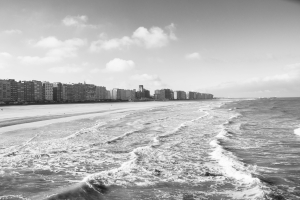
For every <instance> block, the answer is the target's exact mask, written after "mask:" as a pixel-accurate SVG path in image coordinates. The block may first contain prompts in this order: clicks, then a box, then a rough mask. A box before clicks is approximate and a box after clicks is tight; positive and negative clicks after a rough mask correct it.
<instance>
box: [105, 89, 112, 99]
mask: <svg viewBox="0 0 300 200" xmlns="http://www.w3.org/2000/svg"><path fill="white" fill-rule="evenodd" d="M105 99H111V92H110V91H109V90H106V95H105Z"/></svg>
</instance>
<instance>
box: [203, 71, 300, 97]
mask: <svg viewBox="0 0 300 200" xmlns="http://www.w3.org/2000/svg"><path fill="white" fill-rule="evenodd" d="M299 86H300V68H295V69H291V70H290V71H288V72H287V73H284V74H278V75H274V76H266V77H261V78H252V79H248V80H245V81H240V82H229V83H222V84H219V85H217V86H214V87H210V88H207V89H206V91H208V92H211V93H214V94H216V95H217V96H224V97H227V96H231V97H264V96H299V95H300V87H299ZM199 91H201V90H199Z"/></svg>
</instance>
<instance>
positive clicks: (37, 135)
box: [0, 99, 300, 200]
mask: <svg viewBox="0 0 300 200" xmlns="http://www.w3.org/2000/svg"><path fill="white" fill-rule="evenodd" d="M298 100H299V99H298ZM275 101H276V100H275ZM278 101H279V100H278ZM286 101H288V102H278V103H277V104H276V103H275V102H273V101H271V100H243V101H236V100H212V101H193V102H188V101H185V102H176V103H175V102H174V103H173V102H168V103H166V104H165V105H161V104H160V105H157V106H152V108H147V109H142V110H126V111H124V110H123V111H119V112H115V113H108V114H102V115H99V116H93V117H89V118H83V119H77V120H75V121H74V120H73V121H63V122H59V123H54V124H50V125H46V126H42V127H31V128H27V129H21V130H14V131H10V132H5V133H2V134H1V135H0V137H1V140H0V163H1V164H0V165H1V168H0V199H52V200H53V199H186V200H187V199H280V198H283V199H285V198H286V199H297V198H298V197H299V196H300V195H299V193H298V191H299V177H300V175H299V162H300V161H298V160H300V159H299V156H300V153H299V148H300V147H299V146H300V145H299V141H300V137H299V136H298V135H297V134H295V133H296V132H297V131H296V132H294V130H296V129H297V128H299V124H300V123H299V116H300V115H298V114H299V113H294V110H295V109H292V108H288V109H284V108H285V106H286V105H289V106H291V107H293V106H292V105H291V102H290V101H291V100H286ZM298 102H299V101H295V102H292V103H294V104H295V105H294V106H297V105H298V104H297V103H298ZM276 108H279V109H280V111H279V110H278V109H276ZM298 108H299V107H298ZM281 109H282V110H284V111H282V110H281ZM267 111H268V112H267ZM297 117H298V118H297Z"/></svg>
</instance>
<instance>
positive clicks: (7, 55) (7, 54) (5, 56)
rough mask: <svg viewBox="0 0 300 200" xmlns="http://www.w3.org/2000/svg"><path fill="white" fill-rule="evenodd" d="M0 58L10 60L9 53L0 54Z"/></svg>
mask: <svg viewBox="0 0 300 200" xmlns="http://www.w3.org/2000/svg"><path fill="white" fill-rule="evenodd" d="M0 56H1V57H4V58H12V55H11V54H10V53H7V52H1V53H0Z"/></svg>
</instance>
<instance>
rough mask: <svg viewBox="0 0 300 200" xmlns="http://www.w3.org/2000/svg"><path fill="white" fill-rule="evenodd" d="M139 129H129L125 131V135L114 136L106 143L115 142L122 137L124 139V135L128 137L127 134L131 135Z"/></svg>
mask: <svg viewBox="0 0 300 200" xmlns="http://www.w3.org/2000/svg"><path fill="white" fill-rule="evenodd" d="M137 131H138V130H133V131H128V132H126V133H124V134H123V135H120V136H117V137H115V138H113V139H111V140H108V141H106V143H111V142H115V141H117V140H120V139H122V138H124V137H127V136H129V135H131V134H133V133H136V132H137Z"/></svg>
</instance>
